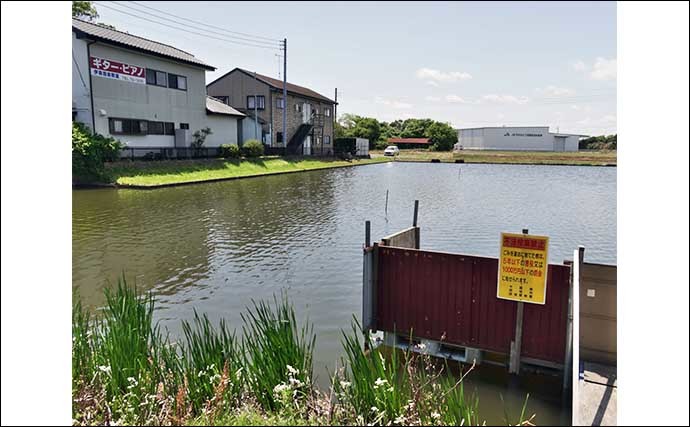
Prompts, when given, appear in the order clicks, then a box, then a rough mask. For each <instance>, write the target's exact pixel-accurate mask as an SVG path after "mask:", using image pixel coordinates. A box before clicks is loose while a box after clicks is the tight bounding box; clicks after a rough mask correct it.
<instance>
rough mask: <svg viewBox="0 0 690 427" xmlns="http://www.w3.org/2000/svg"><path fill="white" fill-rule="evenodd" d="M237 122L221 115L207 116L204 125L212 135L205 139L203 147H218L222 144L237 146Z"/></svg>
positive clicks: (233, 118)
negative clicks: (209, 129)
mask: <svg viewBox="0 0 690 427" xmlns="http://www.w3.org/2000/svg"><path fill="white" fill-rule="evenodd" d="M237 122H238V120H237V118H235V117H232V116H226V115H222V114H209V115H207V116H206V124H207V125H208V127H210V128H211V130H212V131H213V133H212V134H211V135H209V136H207V137H206V141H205V142H204V147H218V146H220V145H223V144H234V145H237V138H238V133H237V131H238V129H237V126H238V124H237ZM192 133H193V132H192Z"/></svg>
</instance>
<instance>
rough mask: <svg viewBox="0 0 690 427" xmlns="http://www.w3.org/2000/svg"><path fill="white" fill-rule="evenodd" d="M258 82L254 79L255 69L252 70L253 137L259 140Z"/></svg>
mask: <svg viewBox="0 0 690 427" xmlns="http://www.w3.org/2000/svg"><path fill="white" fill-rule="evenodd" d="M258 87H259V84H258V83H257V81H256V71H254V139H256V140H257V141H261V140H260V139H259V111H258V110H259V108H258V105H257V104H258V103H259V97H258V96H257V92H258Z"/></svg>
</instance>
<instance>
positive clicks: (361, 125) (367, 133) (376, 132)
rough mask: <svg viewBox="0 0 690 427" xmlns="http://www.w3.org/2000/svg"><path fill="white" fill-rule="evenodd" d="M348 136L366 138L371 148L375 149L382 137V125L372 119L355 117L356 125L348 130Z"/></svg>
mask: <svg viewBox="0 0 690 427" xmlns="http://www.w3.org/2000/svg"><path fill="white" fill-rule="evenodd" d="M347 136H350V137H355V138H366V139H368V140H369V148H373V147H374V146H375V144H376V142H377V141H378V140H379V138H380V137H381V125H380V124H379V121H378V120H376V119H374V118H372V117H359V116H355V124H354V126H353V127H352V128H351V129H349V130H348V132H347Z"/></svg>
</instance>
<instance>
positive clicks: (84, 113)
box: [72, 33, 92, 127]
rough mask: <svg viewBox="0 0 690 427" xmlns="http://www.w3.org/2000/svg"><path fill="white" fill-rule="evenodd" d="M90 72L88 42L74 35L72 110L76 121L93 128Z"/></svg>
mask: <svg viewBox="0 0 690 427" xmlns="http://www.w3.org/2000/svg"><path fill="white" fill-rule="evenodd" d="M89 72H90V71H89V57H88V54H87V48H86V41H85V40H80V39H77V36H76V34H75V33H72V108H73V109H76V112H77V115H76V118H75V120H76V121H78V122H81V123H85V124H86V125H87V126H89V127H92V123H91V97H90V95H89V93H90V92H89V91H90V90H91V86H90V82H89Z"/></svg>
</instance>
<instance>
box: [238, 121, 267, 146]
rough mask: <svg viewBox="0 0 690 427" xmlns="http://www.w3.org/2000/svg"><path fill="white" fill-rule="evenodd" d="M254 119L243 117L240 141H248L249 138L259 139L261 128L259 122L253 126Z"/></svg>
mask: <svg viewBox="0 0 690 427" xmlns="http://www.w3.org/2000/svg"><path fill="white" fill-rule="evenodd" d="M255 123H256V122H255V120H254V119H253V118H252V117H249V116H247V117H245V118H244V119H243V120H242V143H243V144H244V143H245V142H247V141H249V140H250V139H258V140H259V141H261V138H262V136H261V129H262V126H261V124H259V125H258V126H255Z"/></svg>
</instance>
